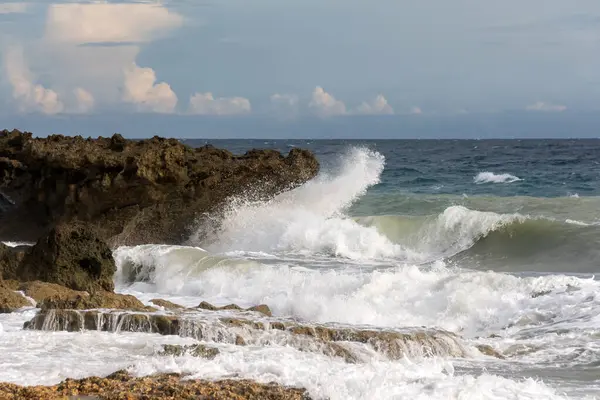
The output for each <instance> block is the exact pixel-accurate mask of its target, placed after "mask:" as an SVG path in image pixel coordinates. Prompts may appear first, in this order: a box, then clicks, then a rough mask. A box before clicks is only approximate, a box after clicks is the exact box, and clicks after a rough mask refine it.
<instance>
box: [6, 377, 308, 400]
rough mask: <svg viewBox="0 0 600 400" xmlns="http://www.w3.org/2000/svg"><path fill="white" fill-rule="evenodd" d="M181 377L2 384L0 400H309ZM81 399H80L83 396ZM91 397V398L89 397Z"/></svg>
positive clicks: (302, 393)
mask: <svg viewBox="0 0 600 400" xmlns="http://www.w3.org/2000/svg"><path fill="white" fill-rule="evenodd" d="M182 378H184V376H181V375H179V374H160V375H155V376H148V377H144V378H135V377H133V376H131V375H130V374H128V373H127V372H125V371H117V372H115V373H113V374H111V375H109V376H107V377H106V378H97V377H91V378H85V379H78V380H74V379H67V380H66V381H64V382H62V383H60V384H58V385H55V386H25V387H23V386H17V385H13V384H11V383H3V384H0V398H2V399H6V400H12V399H15V400H16V399H19V400H39V399H44V400H58V399H61V400H62V399H76V398H86V397H87V398H89V399H103V400H117V399H119V400H120V399H131V400H142V399H145V400H150V399H180V400H185V399H188V400H192V399H214V400H225V399H226V400H244V399H245V400H310V397H309V396H308V393H307V392H306V390H304V389H296V388H287V387H283V386H279V385H276V384H261V383H256V382H252V381H248V380H222V381H216V382H212V381H201V380H189V379H182ZM80 396H81V397H80ZM88 396H89V397H88Z"/></svg>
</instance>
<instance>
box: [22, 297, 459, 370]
mask: <svg viewBox="0 0 600 400" xmlns="http://www.w3.org/2000/svg"><path fill="white" fill-rule="evenodd" d="M211 314H212V313H211ZM206 317H208V318H206ZM24 329H33V330H50V331H59V330H64V331H79V330H82V329H87V330H100V331H109V332H119V331H120V332H123V331H125V332H147V333H159V334H161V335H179V336H183V337H191V338H194V339H197V340H203V341H211V342H216V343H228V344H236V345H239V346H244V345H257V346H265V345H269V344H278V345H285V346H291V347H294V348H296V349H298V350H301V351H308V352H317V353H322V354H325V355H328V356H332V357H340V358H343V359H344V360H346V361H347V362H359V361H360V360H361V354H363V353H364V352H365V351H366V350H365V349H369V351H371V352H372V351H376V352H378V353H380V354H382V355H384V356H386V357H387V358H389V359H392V360H397V359H401V358H403V357H432V356H451V357H468V355H469V351H468V350H467V349H466V347H465V346H464V345H463V344H462V340H461V339H460V337H458V336H457V335H455V334H453V333H451V332H446V331H442V330H433V329H407V330H406V331H405V332H399V331H391V330H390V331H383V330H367V329H354V328H334V327H327V326H322V325H315V326H309V325H301V324H298V323H295V322H291V321H265V320H263V321H255V320H252V319H248V318H245V317H244V316H242V315H240V316H235V315H234V316H231V317H230V316H221V317H217V318H215V316H214V315H204V316H203V315H202V314H198V312H192V311H190V310H187V311H184V312H180V313H178V314H168V315H165V314H148V313H129V312H125V313H123V312H102V311H97V310H92V311H78V310H44V309H42V312H40V313H38V314H37V315H36V316H35V317H34V318H33V319H32V320H31V321H28V322H26V323H25V325H24Z"/></svg>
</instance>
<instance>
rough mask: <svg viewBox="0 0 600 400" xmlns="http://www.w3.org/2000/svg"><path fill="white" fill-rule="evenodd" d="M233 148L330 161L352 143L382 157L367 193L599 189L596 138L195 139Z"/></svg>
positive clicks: (545, 193)
mask: <svg viewBox="0 0 600 400" xmlns="http://www.w3.org/2000/svg"><path fill="white" fill-rule="evenodd" d="M186 143H187V144H190V145H193V146H198V145H202V144H205V143H211V144H214V145H215V146H217V147H223V148H227V149H229V150H231V151H232V152H234V153H243V152H245V151H247V150H249V149H252V148H272V149H276V150H279V151H282V152H287V151H289V150H290V148H291V147H302V148H307V149H309V150H311V151H313V152H314V153H315V154H316V155H317V157H318V158H319V160H320V161H321V163H322V165H323V168H328V166H330V165H332V164H334V163H335V161H336V157H337V156H340V155H342V154H344V152H345V151H346V149H347V148H348V147H351V146H364V147H368V148H371V149H374V150H377V151H378V152H380V153H381V154H383V155H384V156H385V158H386V166H385V170H384V173H383V175H382V179H381V184H379V185H377V186H375V187H373V188H371V189H370V191H369V192H370V193H378V192H379V193H383V192H388V193H389V192H390V191H396V192H398V193H412V194H430V195H436V194H437V195H440V194H448V195H463V194H465V195H492V196H531V197H564V196H572V195H575V194H577V195H579V196H598V195H600V140H596V139H586V140H583V139H582V140H373V141H369V140H311V141H306V140H193V141H187V142H186ZM481 172H492V173H494V174H496V175H501V174H510V175H513V176H515V177H518V178H519V179H520V180H519V181H516V182H512V183H492V182H488V183H479V184H476V183H475V182H474V179H475V177H476V176H477V175H478V174H479V173H481Z"/></svg>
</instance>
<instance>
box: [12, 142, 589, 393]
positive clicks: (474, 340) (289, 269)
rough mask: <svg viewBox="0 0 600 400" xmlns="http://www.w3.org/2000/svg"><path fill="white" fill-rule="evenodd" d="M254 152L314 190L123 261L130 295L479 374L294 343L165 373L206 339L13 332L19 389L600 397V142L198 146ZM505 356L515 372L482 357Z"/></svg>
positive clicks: (238, 203)
mask: <svg viewBox="0 0 600 400" xmlns="http://www.w3.org/2000/svg"><path fill="white" fill-rule="evenodd" d="M185 143H187V144H189V145H192V146H201V145H204V144H206V143H211V144H213V145H215V146H216V147H224V148H227V149H229V150H231V151H233V152H235V153H243V152H245V151H247V150H249V149H251V148H274V149H277V150H280V151H283V152H287V151H289V149H290V148H292V147H302V148H308V149H310V150H312V151H313V152H314V153H315V154H316V155H317V157H318V158H319V161H320V162H321V172H320V174H319V175H318V176H317V177H316V178H315V179H313V180H312V181H310V182H307V183H305V184H304V185H302V186H300V187H298V188H296V189H294V190H292V191H288V192H285V193H282V194H281V195H279V196H277V197H276V198H274V199H272V200H269V201H261V202H258V201H253V200H252V196H251V195H248V196H245V195H241V196H239V197H237V198H235V199H231V201H230V202H229V203H228V204H227V205H226V206H225V207H224V209H223V210H222V211H221V212H220V213H219V214H218V215H208V216H204V217H203V218H201V219H199V220H198V221H190V224H195V226H196V231H197V234H195V235H192V236H191V237H190V238H189V240H188V241H187V242H186V243H183V244H182V245H180V246H168V245H164V244H160V243H156V244H147V245H143V246H135V247H119V248H117V249H115V250H114V257H115V260H116V262H117V265H118V271H117V274H116V275H115V284H116V287H117V291H119V292H121V293H128V294H133V295H135V296H137V297H138V298H140V299H141V300H142V301H144V302H145V303H147V304H150V303H148V302H149V300H150V299H153V298H157V297H160V298H163V299H167V300H171V301H173V302H176V303H179V304H182V305H185V306H196V305H198V303H199V302H201V301H208V302H210V303H213V304H217V305H225V304H229V303H236V304H239V305H241V306H244V307H249V306H253V305H256V304H261V303H264V304H267V305H268V306H269V307H270V308H271V310H272V311H273V315H274V317H275V318H280V319H282V320H292V321H296V322H299V323H302V324H309V325H310V324H327V325H329V326H333V327H338V328H348V329H359V328H360V329H371V330H388V331H389V330H399V331H403V330H406V329H414V328H423V327H424V328H427V329H431V330H446V331H449V332H453V333H455V334H456V335H458V336H457V338H458V339H457V341H458V344H457V346H459V347H461V349H466V350H465V354H468V356H466V357H457V356H456V354H455V353H454V352H452V351H447V352H446V353H444V349H443V348H440V349H428V348H419V349H413V351H411V352H410V356H406V357H403V358H401V359H397V360H391V359H390V358H388V357H386V356H385V354H384V353H381V352H377V351H373V350H368V349H367V348H361V349H359V348H357V349H356V351H357V353H358V354H359V356H358V358H359V359H360V361H359V362H355V363H348V362H345V361H344V360H342V359H340V358H336V357H331V356H328V355H326V354H323V353H319V352H314V351H301V350H299V349H298V348H297V346H296V347H295V346H290V345H289V343H286V342H277V341H273V340H271V341H267V340H262V341H261V340H258V339H257V340H255V341H254V342H253V343H252V345H248V346H237V345H234V344H230V343H229V344H228V343H212V340H211V339H210V338H206V341H208V342H211V343H212V344H213V345H215V346H216V347H218V348H219V349H220V350H221V353H220V354H219V355H218V356H217V357H216V358H215V359H214V360H205V359H201V358H196V357H192V356H179V357H164V356H161V357H159V356H157V349H159V348H160V346H161V345H162V344H166V343H180V344H189V343H196V342H197V340H196V339H194V338H190V337H178V336H160V335H157V334H148V333H130V332H117V333H107V332H95V331H94V332H92V331H84V332H77V333H68V332H39V331H24V330H22V325H23V323H24V322H25V321H27V320H29V319H31V318H32V317H33V315H34V314H35V310H34V309H30V310H23V311H22V312H18V313H13V314H0V324H1V325H0V327H1V329H0V364H1V365H2V367H3V368H2V369H1V370H0V381H10V382H16V383H20V384H28V385H32V384H54V383H58V382H60V381H61V380H64V379H65V378H79V377H84V376H90V375H107V374H109V373H111V372H114V371H116V370H118V369H122V368H126V369H128V370H129V371H130V372H132V373H134V374H137V375H147V374H152V373H156V372H179V373H189V374H191V377H194V378H210V379H219V378H232V377H235V378H250V379H255V380H259V381H261V382H277V383H280V384H284V385H297V386H301V387H305V388H307V389H308V390H309V393H310V395H311V396H312V397H314V398H315V399H325V398H328V399H566V398H570V399H575V398H577V399H579V398H587V399H593V398H600V281H599V280H598V279H597V278H596V274H597V272H599V271H600V212H599V211H600V140H381V141H377V140H373V141H369V140H362V141H359V140H348V141H340V140H337V141H333V140H332V141H322V140H321V141H319V140H211V141H204V140H186V141H185ZM481 345H487V346H490V347H491V348H493V349H494V350H495V351H497V352H499V353H500V354H501V355H502V356H503V357H504V358H503V359H499V358H496V357H491V356H486V355H483V354H481V353H478V352H477V351H475V350H474V349H476V347H477V346H481Z"/></svg>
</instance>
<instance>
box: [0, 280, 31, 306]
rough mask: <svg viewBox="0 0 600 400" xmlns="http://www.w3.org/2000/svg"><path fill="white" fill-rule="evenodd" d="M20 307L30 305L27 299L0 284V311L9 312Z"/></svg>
mask: <svg viewBox="0 0 600 400" xmlns="http://www.w3.org/2000/svg"><path fill="white" fill-rule="evenodd" d="M22 307H31V303H30V302H29V300H27V299H26V298H25V297H23V295H21V294H20V293H17V292H15V291H14V290H12V289H11V288H7V287H5V286H3V284H0V313H10V312H13V311H15V310H18V309H19V308H22Z"/></svg>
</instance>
